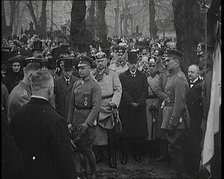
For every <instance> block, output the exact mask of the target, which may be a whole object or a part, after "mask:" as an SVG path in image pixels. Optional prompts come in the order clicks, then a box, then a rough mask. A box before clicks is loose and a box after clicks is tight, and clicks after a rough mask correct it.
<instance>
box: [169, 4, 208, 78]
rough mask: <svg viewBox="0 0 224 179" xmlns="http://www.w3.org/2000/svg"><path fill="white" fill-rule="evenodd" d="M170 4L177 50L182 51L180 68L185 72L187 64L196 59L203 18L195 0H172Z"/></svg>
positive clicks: (202, 34) (202, 28)
mask: <svg viewBox="0 0 224 179" xmlns="http://www.w3.org/2000/svg"><path fill="white" fill-rule="evenodd" d="M172 5H173V13H174V26H175V29H176V36H177V50H179V51H182V52H183V53H184V56H183V58H182V62H181V68H182V70H183V71H184V72H185V74H187V68H188V66H189V65H190V64H193V63H195V60H196V53H195V51H196V46H197V44H198V43H199V42H200V41H201V39H202V36H204V20H203V18H202V16H201V14H200V8H199V5H198V3H197V1H195V0H173V2H172Z"/></svg>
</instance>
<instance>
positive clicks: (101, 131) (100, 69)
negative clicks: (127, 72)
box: [92, 52, 122, 168]
mask: <svg viewBox="0 0 224 179" xmlns="http://www.w3.org/2000/svg"><path fill="white" fill-rule="evenodd" d="M96 66H97V67H96V69H95V70H93V71H92V76H93V78H94V79H95V80H96V81H97V82H98V84H99V85H100V87H101V92H102V100H101V109H100V113H99V118H98V121H97V130H96V132H97V133H96V134H97V136H96V141H95V145H97V146H98V147H99V146H100V145H107V144H108V145H109V165H110V166H111V167H112V168H114V167H115V162H116V161H115V155H116V153H115V149H114V147H115V146H114V145H115V141H114V139H113V136H112V135H113V134H112V129H113V127H114V126H113V119H112V115H113V109H117V108H118V106H119V104H120V100H121V94H122V87H121V82H120V79H119V77H118V74H117V73H116V72H115V70H114V69H111V68H108V67H107V58H106V54H105V53H104V52H98V53H97V54H96ZM101 149H102V148H101ZM99 151H101V152H99V153H100V154H99V156H100V158H101V159H102V155H103V151H102V150H100V149H99Z"/></svg>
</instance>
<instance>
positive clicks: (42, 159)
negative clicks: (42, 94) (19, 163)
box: [10, 97, 76, 179]
mask: <svg viewBox="0 0 224 179" xmlns="http://www.w3.org/2000/svg"><path fill="white" fill-rule="evenodd" d="M10 127H11V130H12V135H13V136H14V137H15V141H16V144H17V146H18V148H19V150H20V152H21V153H22V155H23V159H24V164H25V172H26V174H27V177H26V178H27V179H28V178H29V179H40V178H41V179H65V178H66V179H73V178H75V175H76V174H75V171H76V168H75V163H74V160H73V154H72V152H73V151H72V147H71V144H70V139H69V136H68V129H67V127H66V124H65V122H64V121H63V119H62V117H61V116H60V115H59V114H58V113H57V112H56V111H55V109H54V108H53V107H52V105H50V103H49V102H48V101H47V100H45V99H40V98H34V97H32V98H31V100H30V101H29V102H28V103H27V104H26V105H24V106H23V107H22V108H20V109H19V110H18V111H17V112H16V114H15V115H14V117H13V118H12V121H11V124H10Z"/></svg>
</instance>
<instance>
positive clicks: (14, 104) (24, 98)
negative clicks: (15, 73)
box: [7, 63, 40, 121]
mask: <svg viewBox="0 0 224 179" xmlns="http://www.w3.org/2000/svg"><path fill="white" fill-rule="evenodd" d="M39 69H40V64H39V63H29V64H28V65H27V66H26V67H25V68H24V77H23V80H22V81H21V82H20V83H19V84H18V85H17V86H16V87H15V88H14V89H13V90H12V92H11V93H10V94H9V99H8V112H7V114H8V118H9V121H10V120H11V118H12V117H13V115H14V114H15V113H16V111H17V110H18V109H20V108H21V107H22V106H23V105H24V104H26V103H27V102H28V101H29V100H30V97H31V94H32V91H31V88H30V85H31V81H30V80H31V76H32V75H34V74H35V73H36V72H37V71H38V70H39Z"/></svg>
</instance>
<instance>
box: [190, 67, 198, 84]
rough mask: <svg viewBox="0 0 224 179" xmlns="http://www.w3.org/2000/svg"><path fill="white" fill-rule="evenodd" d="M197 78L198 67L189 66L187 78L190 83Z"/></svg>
mask: <svg viewBox="0 0 224 179" xmlns="http://www.w3.org/2000/svg"><path fill="white" fill-rule="evenodd" d="M198 77H199V67H198V65H195V64H193V65H190V66H189V67H188V78H189V80H191V81H194V80H195V79H196V78H198Z"/></svg>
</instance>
